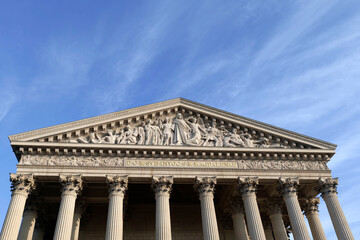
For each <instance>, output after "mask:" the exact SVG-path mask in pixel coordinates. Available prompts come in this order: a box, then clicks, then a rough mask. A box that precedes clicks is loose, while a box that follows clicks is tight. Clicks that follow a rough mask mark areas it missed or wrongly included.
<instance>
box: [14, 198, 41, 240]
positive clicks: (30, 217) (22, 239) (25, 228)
mask: <svg viewBox="0 0 360 240" xmlns="http://www.w3.org/2000/svg"><path fill="white" fill-rule="evenodd" d="M35 201H36V200H34V199H31V200H30V199H28V200H27V203H26V205H25V211H24V214H23V220H22V222H21V227H20V231H19V236H18V240H32V238H33V234H34V229H35V222H36V217H37V207H36V204H35Z"/></svg>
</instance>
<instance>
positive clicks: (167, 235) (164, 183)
mask: <svg viewBox="0 0 360 240" xmlns="http://www.w3.org/2000/svg"><path fill="white" fill-rule="evenodd" d="M173 182H174V181H173V178H172V177H163V176H162V177H153V179H152V188H153V190H154V192H155V199H156V235H155V236H156V237H155V239H156V240H171V221H170V204H169V199H170V192H171V187H172V184H173Z"/></svg>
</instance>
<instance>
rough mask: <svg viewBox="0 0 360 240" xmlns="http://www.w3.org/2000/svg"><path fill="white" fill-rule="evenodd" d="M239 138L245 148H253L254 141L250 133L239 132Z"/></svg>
mask: <svg viewBox="0 0 360 240" xmlns="http://www.w3.org/2000/svg"><path fill="white" fill-rule="evenodd" d="M240 137H241V139H242V140H243V141H244V143H245V147H254V141H253V139H252V136H251V135H250V133H248V132H243V131H240Z"/></svg>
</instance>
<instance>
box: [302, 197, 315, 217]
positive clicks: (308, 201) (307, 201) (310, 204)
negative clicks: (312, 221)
mask: <svg viewBox="0 0 360 240" xmlns="http://www.w3.org/2000/svg"><path fill="white" fill-rule="evenodd" d="M300 203H301V207H302V209H303V211H304V214H305V215H308V214H314V213H317V212H319V203H320V198H301V199H300Z"/></svg>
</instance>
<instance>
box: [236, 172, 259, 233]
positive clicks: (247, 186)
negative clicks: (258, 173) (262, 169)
mask: <svg viewBox="0 0 360 240" xmlns="http://www.w3.org/2000/svg"><path fill="white" fill-rule="evenodd" d="M257 184H258V179H257V178H239V192H240V194H241V196H242V199H243V202H244V208H245V216H246V221H247V224H248V230H249V235H250V239H251V240H265V239H266V237H265V231H264V227H263V224H262V221H261V216H260V211H259V207H258V205H257V201H256V194H255V192H256V186H257Z"/></svg>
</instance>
